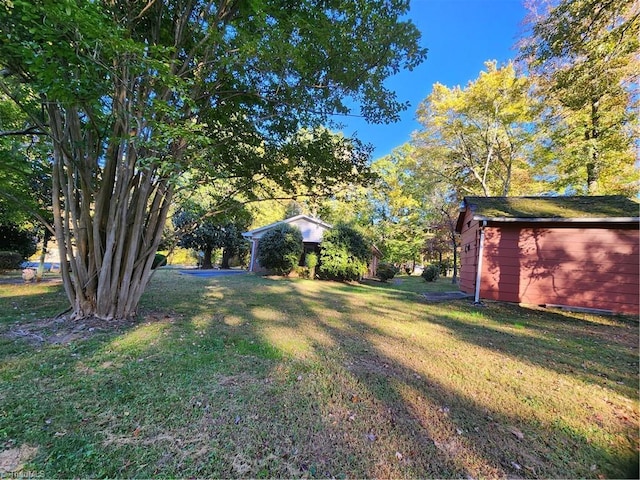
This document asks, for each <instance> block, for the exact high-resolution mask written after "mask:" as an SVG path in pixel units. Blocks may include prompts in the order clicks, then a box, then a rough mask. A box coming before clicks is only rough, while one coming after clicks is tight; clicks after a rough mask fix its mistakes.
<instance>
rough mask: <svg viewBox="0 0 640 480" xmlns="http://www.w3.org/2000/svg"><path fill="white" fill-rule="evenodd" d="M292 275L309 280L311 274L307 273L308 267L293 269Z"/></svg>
mask: <svg viewBox="0 0 640 480" xmlns="http://www.w3.org/2000/svg"><path fill="white" fill-rule="evenodd" d="M293 273H295V276H297V277H300V278H309V277H310V275H311V272H310V271H309V267H301V266H297V267H295V268H294V269H293ZM289 275H291V274H289Z"/></svg>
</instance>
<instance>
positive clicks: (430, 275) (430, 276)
mask: <svg viewBox="0 0 640 480" xmlns="http://www.w3.org/2000/svg"><path fill="white" fill-rule="evenodd" d="M439 275H440V266H438V265H435V264H431V265H429V266H427V267H426V268H425V269H424V270H423V271H422V278H424V279H425V281H427V282H434V281H436V280H437V279H438V276H439Z"/></svg>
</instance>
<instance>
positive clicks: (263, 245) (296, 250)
mask: <svg viewBox="0 0 640 480" xmlns="http://www.w3.org/2000/svg"><path fill="white" fill-rule="evenodd" d="M303 250H304V247H303V245H302V233H301V232H300V229H298V228H296V227H294V226H293V225H289V224H288V223H283V224H281V225H278V226H277V227H274V228H272V229H271V230H269V231H268V232H267V233H265V234H264V235H263V236H262V238H261V239H260V242H259V243H258V262H259V263H260V265H261V266H262V267H264V268H266V269H267V270H273V271H274V272H275V273H276V274H278V275H288V274H289V273H290V272H291V271H292V270H293V269H294V268H295V267H296V266H297V265H298V262H299V261H300V256H301V255H302V252H303Z"/></svg>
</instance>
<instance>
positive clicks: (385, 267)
mask: <svg viewBox="0 0 640 480" xmlns="http://www.w3.org/2000/svg"><path fill="white" fill-rule="evenodd" d="M396 273H398V269H397V268H396V267H395V266H394V265H393V264H391V263H380V264H379V265H378V270H377V272H376V276H377V277H378V278H379V279H380V280H382V281H383V282H386V281H387V280H391V279H392V278H393V277H395V276H396Z"/></svg>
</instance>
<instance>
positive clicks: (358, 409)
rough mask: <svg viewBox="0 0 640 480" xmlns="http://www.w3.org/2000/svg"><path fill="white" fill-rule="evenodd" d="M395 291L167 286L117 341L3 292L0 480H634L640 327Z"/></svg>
mask: <svg viewBox="0 0 640 480" xmlns="http://www.w3.org/2000/svg"><path fill="white" fill-rule="evenodd" d="M396 280H397V281H395V282H394V283H389V284H381V283H377V282H370V283H366V284H359V285H355V284H353V285H352V284H338V283H330V282H319V281H309V280H300V279H295V280H294V279H292V280H288V279H273V278H260V277H256V276H252V275H246V276H232V277H220V278H210V279H207V278H194V277H190V276H180V275H179V274H178V273H177V272H176V271H172V270H164V269H162V270H160V271H158V272H157V274H156V276H155V278H154V279H153V281H152V284H151V286H150V288H149V290H148V292H147V293H146V294H145V297H144V300H143V306H142V310H141V317H140V319H139V321H138V322H136V323H130V324H124V323H121V324H117V325H104V324H100V323H97V322H84V323H79V324H70V323H69V322H68V321H64V320H61V319H59V320H53V317H54V316H55V315H56V314H57V313H59V312H60V311H62V310H64V309H65V308H66V306H67V305H66V300H65V297H64V294H63V291H62V287H61V286H60V285H52V284H38V285H6V284H0V476H2V475H5V474H7V472H10V471H13V472H14V474H12V475H15V472H16V471H17V470H19V469H21V472H22V475H25V474H33V475H35V474H37V475H40V476H44V477H145V478H147V477H255V478H265V477H289V478H298V477H303V478H325V477H335V478H346V477H358V478H360V477H380V478H391V477H393V478H416V477H423V478H424V477H437V478H451V477H456V478H458V477H473V478H479V477H492V478H496V477H510V478H549V477H563V478H577V477H584V478H619V477H634V476H636V475H637V471H638V470H637V469H638V463H637V460H638V427H639V416H638V415H639V412H638V410H639V399H638V395H639V392H638V322H637V319H630V318H623V317H600V316H593V315H587V314H570V313H566V312H549V311H542V310H531V309H524V308H520V307H517V306H513V305H503V304H496V303H491V304H488V305H487V306H485V307H476V306H473V305H472V304H470V302H469V301H468V300H456V301H453V302H448V303H427V302H426V301H425V300H424V298H423V297H422V296H421V295H420V293H421V292H425V291H427V290H437V291H445V290H452V289H454V288H452V287H451V285H450V283H448V282H449V280H447V279H440V280H439V281H438V282H436V283H434V284H426V283H424V282H423V281H422V280H421V279H420V278H419V277H406V276H405V277H399V278H398V279H396ZM3 469H4V471H3Z"/></svg>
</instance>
